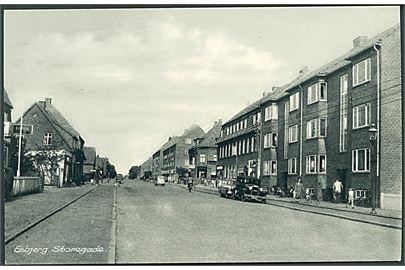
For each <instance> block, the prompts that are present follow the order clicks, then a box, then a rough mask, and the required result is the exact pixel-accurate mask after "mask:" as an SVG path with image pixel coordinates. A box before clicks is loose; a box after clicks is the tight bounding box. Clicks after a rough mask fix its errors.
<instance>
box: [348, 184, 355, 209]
mask: <svg viewBox="0 0 405 270" xmlns="http://www.w3.org/2000/svg"><path fill="white" fill-rule="evenodd" d="M349 204H351V205H352V209H354V191H353V189H352V188H349V192H348V195H347V204H346V207H347V205H349Z"/></svg>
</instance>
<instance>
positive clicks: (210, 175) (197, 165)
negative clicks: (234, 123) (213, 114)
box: [188, 120, 222, 180]
mask: <svg viewBox="0 0 405 270" xmlns="http://www.w3.org/2000/svg"><path fill="white" fill-rule="evenodd" d="M221 126H222V120H219V121H215V123H214V126H213V127H212V128H211V129H210V130H209V131H207V133H205V134H204V135H203V136H202V137H201V138H195V139H194V141H193V142H194V144H193V146H192V147H191V148H190V150H189V151H188V153H189V168H190V173H191V175H192V176H193V177H195V178H206V179H209V180H211V179H216V177H217V170H216V165H217V160H218V159H217V158H218V156H217V146H216V141H217V139H218V138H219V135H220V131H221Z"/></svg>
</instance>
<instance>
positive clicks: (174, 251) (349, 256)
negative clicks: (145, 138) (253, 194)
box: [115, 181, 401, 263]
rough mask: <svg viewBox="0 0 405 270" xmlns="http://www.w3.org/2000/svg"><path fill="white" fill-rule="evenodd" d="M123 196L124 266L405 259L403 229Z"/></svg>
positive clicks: (135, 185)
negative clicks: (129, 264)
mask: <svg viewBox="0 0 405 270" xmlns="http://www.w3.org/2000/svg"><path fill="white" fill-rule="evenodd" d="M117 194H118V196H117V198H118V199H117V200H118V202H117V205H118V209H117V238H116V244H117V248H116V256H115V257H116V262H117V263H193V262H194V263H196V262H317V261H339V262H341V261H394V260H400V250H401V249H400V245H401V231H400V230H398V229H390V228H384V227H379V226H375V225H370V224H363V223H359V222H353V221H348V220H343V219H339V218H334V217H328V216H321V215H317V214H311V213H305V212H299V211H294V210H290V209H285V208H280V207H276V206H271V205H263V204H258V203H242V202H240V201H234V200H229V199H224V198H220V197H219V196H213V195H208V194H203V193H198V192H192V193H189V192H188V191H187V190H186V189H184V188H182V187H179V186H173V185H166V186H165V187H155V186H153V185H152V184H150V183H144V182H139V181H137V182H135V181H127V182H126V183H125V185H124V186H123V187H121V188H118V193H117Z"/></svg>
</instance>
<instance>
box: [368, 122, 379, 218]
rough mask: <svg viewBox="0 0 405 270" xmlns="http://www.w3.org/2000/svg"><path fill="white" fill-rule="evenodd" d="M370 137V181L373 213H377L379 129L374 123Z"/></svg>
mask: <svg viewBox="0 0 405 270" xmlns="http://www.w3.org/2000/svg"><path fill="white" fill-rule="evenodd" d="M368 133H369V139H370V182H371V193H372V194H371V213H370V214H372V215H375V214H377V212H376V210H375V208H376V204H377V176H376V170H375V169H374V167H375V166H374V165H375V159H374V156H375V145H376V141H377V134H378V130H377V129H376V128H375V125H374V124H371V126H370V129H369V130H368Z"/></svg>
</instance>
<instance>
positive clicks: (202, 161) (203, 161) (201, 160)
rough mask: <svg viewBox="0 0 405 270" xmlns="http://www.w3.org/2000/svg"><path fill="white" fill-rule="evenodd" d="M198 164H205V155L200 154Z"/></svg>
mask: <svg viewBox="0 0 405 270" xmlns="http://www.w3.org/2000/svg"><path fill="white" fill-rule="evenodd" d="M200 162H201V163H205V162H206V159H205V154H200Z"/></svg>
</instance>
